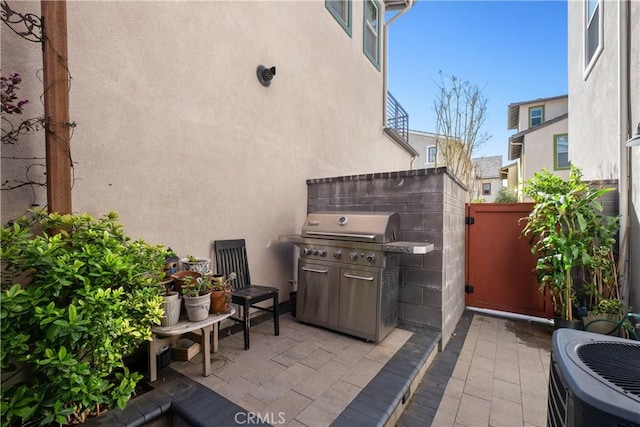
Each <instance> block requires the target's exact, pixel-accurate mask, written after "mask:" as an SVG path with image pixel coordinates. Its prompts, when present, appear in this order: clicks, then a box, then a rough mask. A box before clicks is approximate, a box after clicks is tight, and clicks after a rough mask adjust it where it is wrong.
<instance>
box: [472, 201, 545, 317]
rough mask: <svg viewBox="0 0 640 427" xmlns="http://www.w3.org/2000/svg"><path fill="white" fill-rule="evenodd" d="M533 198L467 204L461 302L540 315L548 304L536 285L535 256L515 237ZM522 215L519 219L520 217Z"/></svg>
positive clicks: (522, 239)
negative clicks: (522, 201)
mask: <svg viewBox="0 0 640 427" xmlns="http://www.w3.org/2000/svg"><path fill="white" fill-rule="evenodd" d="M532 209H533V204H532V203H471V204H467V218H468V221H467V223H468V224H467V227H466V240H467V242H466V243H467V244H466V252H467V254H466V283H467V285H470V286H468V287H467V291H468V292H469V291H470V290H471V289H473V291H472V292H471V293H467V294H466V305H467V306H469V307H477V308H489V309H493V310H500V311H506V312H511V313H519V314H526V315H530V316H537V317H543V318H551V317H553V310H552V308H551V304H550V302H549V301H548V298H546V297H545V296H544V295H543V294H541V293H540V292H539V291H538V283H537V282H536V274H535V271H534V269H535V265H536V258H535V256H534V255H533V254H532V253H531V246H530V245H529V240H528V239H527V238H525V237H520V233H521V232H522V229H523V228H524V226H525V220H523V219H522V218H524V217H526V216H527V215H529V212H531V210H532ZM521 219H522V220H521Z"/></svg>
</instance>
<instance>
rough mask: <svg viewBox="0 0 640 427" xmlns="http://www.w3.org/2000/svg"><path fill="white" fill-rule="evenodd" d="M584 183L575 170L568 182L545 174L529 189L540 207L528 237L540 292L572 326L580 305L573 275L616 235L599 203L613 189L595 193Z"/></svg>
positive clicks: (538, 175) (530, 220)
mask: <svg viewBox="0 0 640 427" xmlns="http://www.w3.org/2000/svg"><path fill="white" fill-rule="evenodd" d="M581 178H582V173H581V172H580V170H579V169H577V168H575V167H572V168H571V174H570V177H569V179H568V180H566V181H565V180H563V179H562V178H560V177H558V176H555V175H552V174H551V173H549V172H548V171H547V170H546V169H543V170H542V171H540V172H538V173H536V174H535V175H534V177H533V178H531V179H530V180H528V181H527V182H526V183H525V185H524V193H525V194H526V195H528V196H529V197H531V198H532V199H533V200H534V202H535V205H534V208H533V210H532V212H531V213H530V214H529V216H528V217H527V224H526V226H525V228H524V229H523V235H524V236H528V237H529V238H530V242H531V244H532V248H531V251H532V253H534V254H535V255H536V256H537V262H536V271H537V275H538V283H539V284H540V290H541V291H544V289H548V290H549V292H550V294H551V297H552V301H553V305H554V313H555V314H556V315H557V316H559V317H561V318H563V319H568V320H571V319H573V306H574V305H575V302H576V301H575V289H574V285H573V276H572V270H573V269H574V268H582V267H588V266H590V265H591V261H592V256H593V253H594V248H595V247H597V246H599V245H601V244H607V245H611V244H612V242H613V234H614V233H615V230H617V218H613V217H607V216H604V215H603V214H602V205H601V204H600V203H599V202H598V198H600V197H601V196H602V195H604V194H606V193H608V192H609V191H611V190H612V189H611V188H599V189H595V188H594V187H592V186H590V185H589V184H587V183H585V182H582V181H581Z"/></svg>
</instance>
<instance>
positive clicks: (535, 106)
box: [529, 105, 544, 128]
mask: <svg viewBox="0 0 640 427" xmlns="http://www.w3.org/2000/svg"><path fill="white" fill-rule="evenodd" d="M538 108H539V109H540V123H538V124H537V125H534V124H532V122H533V117H531V113H532V112H533V110H536V109H538ZM536 118H537V117H536ZM543 123H544V105H534V106H532V107H529V127H530V128H532V127H535V126H539V125H541V124H543Z"/></svg>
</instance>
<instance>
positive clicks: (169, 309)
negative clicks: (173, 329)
mask: <svg viewBox="0 0 640 427" xmlns="http://www.w3.org/2000/svg"><path fill="white" fill-rule="evenodd" d="M162 298H163V301H162V309H163V310H164V315H163V316H162V319H161V320H160V326H173V325H175V324H176V323H178V320H180V305H181V303H182V300H181V299H180V295H179V294H178V292H176V291H172V292H168V293H167V295H163V296H162Z"/></svg>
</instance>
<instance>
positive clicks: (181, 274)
mask: <svg viewBox="0 0 640 427" xmlns="http://www.w3.org/2000/svg"><path fill="white" fill-rule="evenodd" d="M171 277H172V278H173V290H174V291H177V292H178V293H179V294H182V286H183V285H184V281H185V278H186V277H193V278H197V277H202V273H198V272H197V271H178V272H177V273H175V274H173V275H172V276H171Z"/></svg>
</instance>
